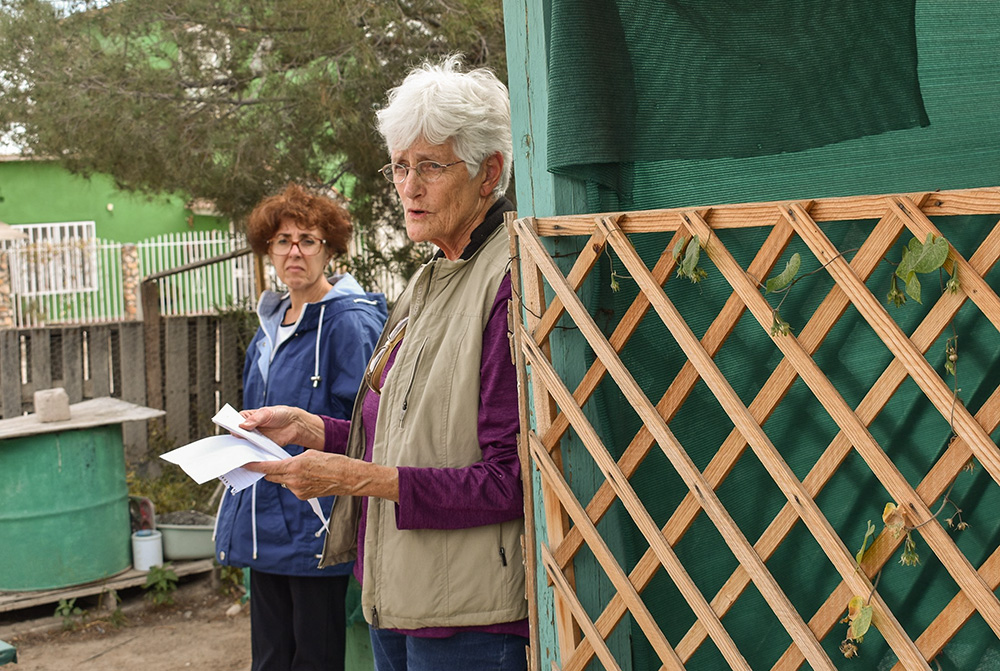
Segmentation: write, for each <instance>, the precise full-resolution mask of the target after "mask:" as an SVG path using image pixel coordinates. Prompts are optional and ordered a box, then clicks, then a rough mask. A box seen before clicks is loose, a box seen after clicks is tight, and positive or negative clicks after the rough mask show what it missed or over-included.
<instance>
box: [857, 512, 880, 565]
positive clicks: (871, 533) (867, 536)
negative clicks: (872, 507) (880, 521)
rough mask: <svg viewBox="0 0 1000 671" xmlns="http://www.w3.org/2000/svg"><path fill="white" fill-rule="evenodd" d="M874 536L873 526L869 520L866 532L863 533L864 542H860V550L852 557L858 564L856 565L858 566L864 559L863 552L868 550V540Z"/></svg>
mask: <svg viewBox="0 0 1000 671" xmlns="http://www.w3.org/2000/svg"><path fill="white" fill-rule="evenodd" d="M874 535H875V525H874V524H872V521H871V520H868V530H867V531H866V532H865V538H864V540H863V541H861V549H860V550H858V553H857V554H856V555H854V559H855V560H856V561H857V562H858V564H860V563H861V560H862V559H864V556H865V550H867V549H868V540H869V539H870V538H871V537H872V536H874Z"/></svg>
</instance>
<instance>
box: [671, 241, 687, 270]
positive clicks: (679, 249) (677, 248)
mask: <svg viewBox="0 0 1000 671" xmlns="http://www.w3.org/2000/svg"><path fill="white" fill-rule="evenodd" d="M687 241H688V238H687V236H686V235H682V236H681V237H680V238H678V239H677V244H676V245H674V261H677V262H678V263H679V262H680V258H681V254H682V253H683V252H684V245H686V244H687Z"/></svg>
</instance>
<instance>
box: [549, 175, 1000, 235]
mask: <svg viewBox="0 0 1000 671" xmlns="http://www.w3.org/2000/svg"><path fill="white" fill-rule="evenodd" d="M900 195H901V196H902V197H903V198H909V199H910V200H913V199H920V198H922V197H924V196H925V195H926V194H925V193H907V194H900ZM932 196H933V197H932V198H930V199H928V200H927V203H926V204H925V205H924V206H923V207H922V208H921V211H922V212H923V213H924V214H925V215H927V216H929V217H936V216H948V215H958V214H997V213H1000V187H991V188H984V189H959V190H955V191H935V192H934V193H933V194H932ZM884 201H885V196H884V195H876V196H847V197H844V198H823V199H818V200H816V205H815V206H814V208H813V210H812V215H813V218H814V219H815V220H816V221H855V220H858V219H880V218H881V217H882V215H883V214H885V204H884ZM785 202H786V201H771V202H760V203H737V204H725V205H712V204H710V203H705V204H704V205H703V206H700V207H677V208H670V209H661V210H644V211H641V212H605V213H601V214H579V215H572V216H561V217H537V218H536V223H535V226H536V229H537V231H538V234H539V235H540V236H541V237H550V236H553V237H554V236H565V235H590V232H591V231H592V230H593V227H594V223H595V222H596V221H599V220H601V219H603V218H605V217H617V218H618V219H619V226H620V227H621V229H622V231H623V232H624V233H625V234H626V235H631V234H633V233H657V232H665V231H669V232H673V231H676V230H678V229H679V228H680V227H681V225H682V221H681V220H680V215H681V214H682V213H683V212H687V211H691V210H699V209H702V210H703V209H708V208H710V209H711V210H712V212H713V220H712V227H713V228H714V229H716V230H722V229H728V228H758V227H760V226H768V225H769V224H768V222H769V221H771V220H772V217H773V213H774V211H775V209H776V208H779V207H780V206H782V205H784V204H785Z"/></svg>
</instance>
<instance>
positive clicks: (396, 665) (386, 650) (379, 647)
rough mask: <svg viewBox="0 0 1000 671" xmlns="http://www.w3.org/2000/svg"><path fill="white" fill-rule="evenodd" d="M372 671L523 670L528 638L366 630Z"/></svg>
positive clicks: (526, 664)
mask: <svg viewBox="0 0 1000 671" xmlns="http://www.w3.org/2000/svg"><path fill="white" fill-rule="evenodd" d="M369 631H370V633H371V639H372V653H373V654H374V656H375V671H450V670H452V669H455V670H456V671H525V670H526V669H527V668H528V655H527V652H526V651H525V648H526V647H527V645H528V639H526V638H524V637H523V636H515V635H513V634H486V633H483V632H479V631H468V632H461V633H458V634H455V635H453V636H449V637H447V638H420V637H418V636H407V635H406V634H400V633H397V632H395V631H391V630H389V629H369Z"/></svg>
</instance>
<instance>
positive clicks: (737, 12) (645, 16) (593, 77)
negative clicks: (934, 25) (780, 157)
mask: <svg viewBox="0 0 1000 671" xmlns="http://www.w3.org/2000/svg"><path fill="white" fill-rule="evenodd" d="M552 25H553V29H552V53H551V57H550V69H549V87H550V99H549V111H550V114H549V137H550V152H549V156H548V161H549V167H550V169H552V170H553V171H556V172H561V173H564V174H567V175H571V176H581V177H588V178H592V179H595V180H596V181H601V182H603V183H604V184H606V185H608V186H611V187H615V188H618V189H619V190H620V189H622V188H626V187H627V186H628V180H627V171H624V167H623V166H620V165H619V166H615V165H608V164H628V163H633V162H639V161H649V160H662V159H668V158H669V159H709V158H727V157H730V158H740V157H749V156H765V155H770V154H778V153H782V152H796V151H801V150H804V149H810V148H814V147H820V146H823V145H827V144H831V143H836V142H841V141H844V140H849V139H854V138H858V137H863V136H867V135H875V134H879V133H883V132H886V131H889V130H898V129H903V128H913V127H917V126H926V125H927V124H928V118H927V114H926V113H925V111H924V107H923V102H922V99H921V94H920V86H919V84H918V79H917V43H916V33H915V28H914V1H913V0H880V2H871V1H870V0H851V1H846V0H844V1H840V2H801V1H800V0H764V1H761V2H752V3H748V2H743V1H735V2H719V1H717V0H712V1H706V0H685V1H683V2H678V1H669V2H664V1H663V0H618V1H617V2H615V1H614V0H553V2H552ZM621 171H624V172H621ZM621 179H624V181H620V180H621Z"/></svg>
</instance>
